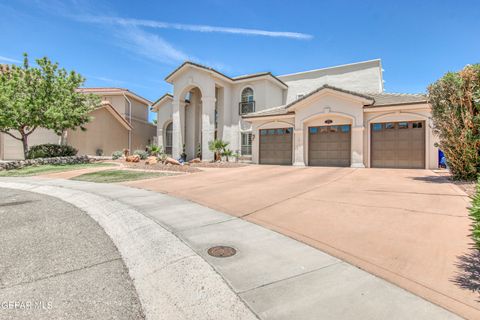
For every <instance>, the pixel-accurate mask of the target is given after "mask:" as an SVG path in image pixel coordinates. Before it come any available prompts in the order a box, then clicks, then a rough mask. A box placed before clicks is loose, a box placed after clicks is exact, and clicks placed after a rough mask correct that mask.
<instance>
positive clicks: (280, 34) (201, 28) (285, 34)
mask: <svg viewBox="0 0 480 320" xmlns="http://www.w3.org/2000/svg"><path fill="white" fill-rule="evenodd" d="M77 19H79V20H82V21H85V22H93V23H102V24H114V25H123V26H135V27H149V28H157V29H175V30H184V31H194V32H207V33H211V32H215V33H229V34H240V35H249V36H264V37H277V38H290V39H297V40H309V39H312V38H313V36H312V35H310V34H305V33H299V32H290V31H268V30H259V29H246V28H229V27H216V26H208V25H195V24H182V23H169V22H162V21H154V20H142V19H127V18H119V17H109V16H80V17H77Z"/></svg>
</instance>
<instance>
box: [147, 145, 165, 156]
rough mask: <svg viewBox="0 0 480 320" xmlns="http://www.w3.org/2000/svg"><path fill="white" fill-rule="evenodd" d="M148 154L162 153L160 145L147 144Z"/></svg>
mask: <svg viewBox="0 0 480 320" xmlns="http://www.w3.org/2000/svg"><path fill="white" fill-rule="evenodd" d="M147 150H148V154H149V155H151V156H156V157H157V156H158V155H159V154H160V153H162V147H161V146H157V145H156V144H151V145H149V146H147Z"/></svg>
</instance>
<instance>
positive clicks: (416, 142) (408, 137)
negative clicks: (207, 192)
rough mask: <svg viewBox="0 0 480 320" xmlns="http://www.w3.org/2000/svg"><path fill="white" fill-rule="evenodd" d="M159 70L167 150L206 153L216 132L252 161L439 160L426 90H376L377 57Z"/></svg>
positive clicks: (432, 164)
mask: <svg viewBox="0 0 480 320" xmlns="http://www.w3.org/2000/svg"><path fill="white" fill-rule="evenodd" d="M165 80H166V81H167V82H168V83H170V84H172V85H173V95H170V94H166V95H164V96H162V97H161V98H160V99H158V100H157V101H156V102H155V103H154V104H153V110H155V111H157V119H158V120H157V130H158V141H159V143H160V144H161V145H162V146H164V148H165V149H166V150H167V152H171V154H172V155H173V156H174V157H179V155H180V154H181V152H182V150H183V149H185V152H186V154H187V159H191V158H194V157H195V156H196V154H197V151H199V150H200V151H201V154H202V159H203V160H212V159H213V153H212V151H210V150H209V148H208V143H209V141H212V140H214V139H222V140H225V141H228V142H229V144H230V145H229V147H230V148H231V149H232V150H233V151H236V152H239V153H241V154H242V156H244V157H251V160H252V161H253V162H254V163H260V164H285V165H298V166H305V165H313V166H351V167H387V168H436V167H437V163H438V150H437V148H436V147H435V137H434V135H433V133H432V129H431V126H430V115H431V109H430V105H429V104H428V103H427V98H426V96H425V95H423V94H399V93H386V92H384V90H383V70H382V66H381V61H380V60H371V61H365V62H359V63H353V64H348V65H341V66H335V67H331V68H324V69H317V70H311V71H305V72H299V73H294V74H288V75H281V76H274V75H272V74H271V73H268V72H267V73H257V74H251V75H244V76H240V77H234V78H231V77H229V76H226V75H224V74H222V73H220V72H218V71H216V70H215V69H212V68H209V67H205V66H202V65H199V64H196V63H192V62H185V63H183V64H182V65H181V66H180V67H178V68H177V69H175V70H174V71H173V72H172V73H171V74H169V75H168V76H167V77H166V79H165Z"/></svg>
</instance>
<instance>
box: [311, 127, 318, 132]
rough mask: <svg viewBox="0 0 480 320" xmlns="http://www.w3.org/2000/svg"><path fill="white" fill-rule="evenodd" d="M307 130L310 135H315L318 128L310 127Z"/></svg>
mask: <svg viewBox="0 0 480 320" xmlns="http://www.w3.org/2000/svg"><path fill="white" fill-rule="evenodd" d="M309 130H310V133H317V132H318V128H316V127H310V128H309Z"/></svg>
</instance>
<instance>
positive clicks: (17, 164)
mask: <svg viewBox="0 0 480 320" xmlns="http://www.w3.org/2000/svg"><path fill="white" fill-rule="evenodd" d="M94 161H95V159H93V158H90V157H88V156H71V157H55V158H37V159H28V160H15V161H8V162H0V171H2V170H12V169H19V168H23V167H28V166H38V165H42V164H57V165H62V164H79V163H90V162H94Z"/></svg>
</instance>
